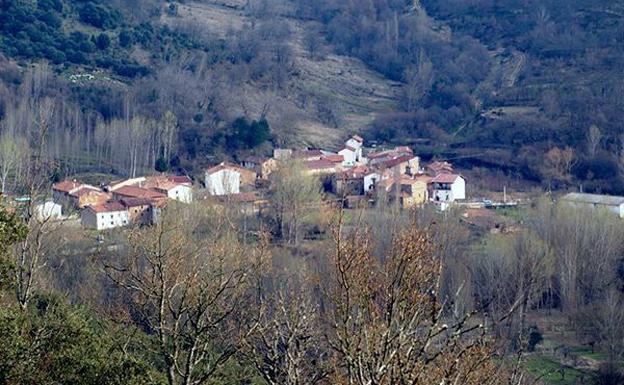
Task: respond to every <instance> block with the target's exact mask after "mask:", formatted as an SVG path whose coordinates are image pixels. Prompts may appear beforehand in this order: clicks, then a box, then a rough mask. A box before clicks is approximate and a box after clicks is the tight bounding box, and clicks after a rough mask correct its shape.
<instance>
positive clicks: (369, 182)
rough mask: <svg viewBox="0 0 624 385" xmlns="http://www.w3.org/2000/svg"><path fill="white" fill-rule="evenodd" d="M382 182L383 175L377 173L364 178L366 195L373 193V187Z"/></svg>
mask: <svg viewBox="0 0 624 385" xmlns="http://www.w3.org/2000/svg"><path fill="white" fill-rule="evenodd" d="M379 181H381V175H379V174H377V173H376V172H374V173H371V174H368V175H365V176H364V193H365V194H366V193H367V192H369V191H372V189H371V187H372V186H373V185H374V184H376V183H379Z"/></svg>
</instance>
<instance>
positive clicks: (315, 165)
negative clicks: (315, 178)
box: [303, 159, 338, 175]
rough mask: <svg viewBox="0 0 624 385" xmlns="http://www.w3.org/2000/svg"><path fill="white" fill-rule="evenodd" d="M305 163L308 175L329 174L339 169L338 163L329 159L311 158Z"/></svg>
mask: <svg viewBox="0 0 624 385" xmlns="http://www.w3.org/2000/svg"><path fill="white" fill-rule="evenodd" d="M303 165H304V167H305V171H306V173H307V174H308V175H329V174H333V173H335V172H336V171H337V170H338V165H336V163H334V162H332V161H330V160H327V159H320V160H310V161H307V162H304V164H303Z"/></svg>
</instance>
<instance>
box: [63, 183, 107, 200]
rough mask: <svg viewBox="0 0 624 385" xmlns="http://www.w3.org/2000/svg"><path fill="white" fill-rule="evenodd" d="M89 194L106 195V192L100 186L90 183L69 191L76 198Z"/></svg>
mask: <svg viewBox="0 0 624 385" xmlns="http://www.w3.org/2000/svg"><path fill="white" fill-rule="evenodd" d="M88 194H98V195H99V194H102V195H106V193H104V192H102V191H101V190H100V189H99V188H97V187H93V186H89V185H83V186H80V187H79V188H78V189H77V190H73V191H72V192H70V193H69V195H71V196H73V197H76V198H80V197H81V196H85V195H88Z"/></svg>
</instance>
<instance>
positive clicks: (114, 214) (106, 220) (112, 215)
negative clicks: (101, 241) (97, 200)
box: [80, 202, 130, 230]
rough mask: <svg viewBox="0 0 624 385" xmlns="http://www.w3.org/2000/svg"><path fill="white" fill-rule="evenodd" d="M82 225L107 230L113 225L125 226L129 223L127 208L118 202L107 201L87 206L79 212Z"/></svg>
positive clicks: (113, 226)
mask: <svg viewBox="0 0 624 385" xmlns="http://www.w3.org/2000/svg"><path fill="white" fill-rule="evenodd" d="M80 220H81V222H82V226H83V227H86V228H89V229H95V230H107V229H112V228H115V227H121V226H127V225H128V224H129V223H130V216H129V213H128V209H127V208H126V207H125V206H124V205H123V204H121V203H120V202H109V203H103V204H100V205H93V206H88V207H87V208H85V209H84V210H82V212H81V214H80Z"/></svg>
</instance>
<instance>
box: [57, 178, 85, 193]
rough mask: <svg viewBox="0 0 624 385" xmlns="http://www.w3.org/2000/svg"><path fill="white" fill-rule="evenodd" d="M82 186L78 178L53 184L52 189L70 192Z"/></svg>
mask: <svg viewBox="0 0 624 385" xmlns="http://www.w3.org/2000/svg"><path fill="white" fill-rule="evenodd" d="M78 186H80V183H78V182H77V181H76V180H64V181H62V182H58V183H54V184H53V185H52V189H53V190H56V191H62V192H64V193H69V192H70V191H71V190H73V189H75V188H77V187H78Z"/></svg>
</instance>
